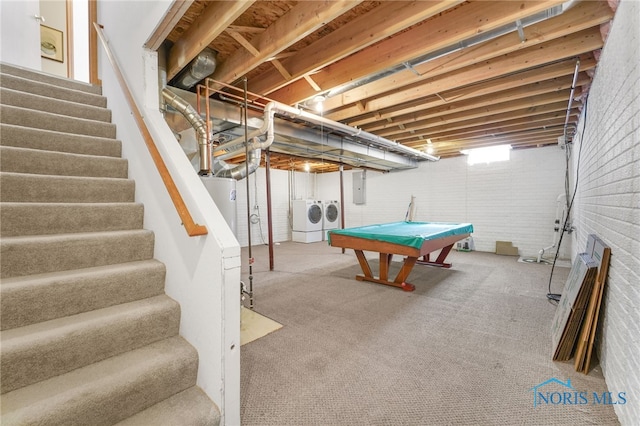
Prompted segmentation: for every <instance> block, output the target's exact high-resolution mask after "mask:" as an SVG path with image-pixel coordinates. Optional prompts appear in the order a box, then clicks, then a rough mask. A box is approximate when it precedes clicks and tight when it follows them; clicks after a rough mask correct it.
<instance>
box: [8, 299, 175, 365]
mask: <svg viewBox="0 0 640 426" xmlns="http://www.w3.org/2000/svg"><path fill="white" fill-rule="evenodd" d="M175 304H176V302H175V301H174V300H173V299H171V298H170V297H169V296H167V295H158V296H154V297H150V298H147V299H143V300H137V301H133V302H128V303H122V304H119V305H115V306H109V307H106V308H102V309H95V310H92V311H89V312H83V313H80V314H76V315H70V316H67V317H63V318H57V319H54V320H49V321H44V322H40V323H37V324H31V325H27V326H24V327H19V328H14V329H12V330H5V331H4V332H3V333H2V335H1V336H0V341H1V342H2V352H3V355H4V354H5V352H7V351H11V350H12V349H13V347H14V346H18V345H21V344H24V343H25V342H26V341H31V340H34V339H41V340H45V341H46V340H49V341H52V340H55V339H58V338H59V336H56V334H63V335H65V334H69V333H73V332H74V331H75V330H77V329H79V328H83V327H84V326H86V325H89V324H95V325H103V324H104V323H105V322H107V321H109V319H110V318H115V317H121V316H131V315H133V316H135V315H138V314H139V313H140V312H141V311H145V310H153V309H157V308H158V307H160V308H164V307H167V306H172V307H173V306H174V305H175Z"/></svg>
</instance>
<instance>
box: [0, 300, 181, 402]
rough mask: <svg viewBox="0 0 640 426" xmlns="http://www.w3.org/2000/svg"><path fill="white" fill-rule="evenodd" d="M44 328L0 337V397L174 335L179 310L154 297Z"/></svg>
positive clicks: (25, 329) (25, 330)
mask: <svg viewBox="0 0 640 426" xmlns="http://www.w3.org/2000/svg"><path fill="white" fill-rule="evenodd" d="M54 324H55V326H54ZM47 325H49V326H50V327H47V328H44V327H42V325H40V324H36V325H34V326H31V327H27V328H24V329H16V330H9V331H5V332H4V333H3V336H2V358H1V359H0V374H1V375H2V389H1V392H2V393H6V392H10V391H12V390H15V389H19V388H21V387H23V386H28V385H30V384H32V383H37V382H40V381H42V380H46V379H49V378H51V377H54V376H58V375H60V374H64V373H67V372H69V371H71V370H75V369H76V368H81V367H84V366H86V365H89V364H93V363H95V362H99V361H102V360H104V359H107V358H109V357H111V356H115V355H119V354H121V353H124V352H127V351H130V350H134V349H137V348H139V347H142V346H144V345H148V344H150V343H153V342H157V341H159V340H162V339H167V338H169V337H172V336H176V335H177V334H178V328H179V325H180V308H179V306H178V304H177V303H176V302H175V301H173V300H171V299H169V298H168V297H167V296H158V297H154V298H152V299H146V300H143V301H138V302H132V303H128V304H125V305H118V306H113V307H109V308H105V309H102V310H99V311H93V312H88V313H85V314H80V315H76V316H73V317H66V318H62V319H59V320H54V321H50V322H49V323H47ZM43 328H44V329H43ZM31 329H33V330H31ZM27 330H29V331H27ZM23 333H24V334H23Z"/></svg>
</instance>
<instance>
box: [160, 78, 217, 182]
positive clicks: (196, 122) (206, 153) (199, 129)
mask: <svg viewBox="0 0 640 426" xmlns="http://www.w3.org/2000/svg"><path fill="white" fill-rule="evenodd" d="M162 98H163V99H164V101H165V102H166V103H167V105H169V106H171V107H173V108H175V109H176V110H177V111H178V112H179V113H180V114H182V115H183V116H184V118H185V119H186V120H187V121H188V122H189V124H191V126H193V128H194V129H195V131H196V135H197V138H198V151H199V152H200V172H198V174H200V175H208V174H209V173H210V172H211V144H210V143H209V141H208V138H207V126H206V124H205V122H204V120H203V119H202V118H200V116H199V115H198V112H197V111H196V110H195V109H194V108H193V107H192V106H191V105H190V104H189V103H188V102H187V101H185V100H184V99H182V98H181V97H179V96H178V95H176V94H175V93H173V92H172V91H171V90H169V89H167V88H166V87H165V88H163V89H162Z"/></svg>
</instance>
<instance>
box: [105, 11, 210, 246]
mask: <svg viewBox="0 0 640 426" xmlns="http://www.w3.org/2000/svg"><path fill="white" fill-rule="evenodd" d="M93 26H94V27H95V29H96V33H97V34H98V38H99V39H100V42H101V43H102V47H104V50H105V52H106V54H107V58H108V59H109V62H110V63H111V66H112V67H113V70H114V72H115V74H116V77H117V79H118V82H119V83H120V87H121V88H122V91H123V92H124V95H125V97H126V98H127V102H128V103H129V107H130V108H131V112H132V113H133V117H134V119H135V120H136V124H137V125H138V129H140V133H142V136H143V138H144V142H145V144H146V145H147V149H148V150H149V154H151V158H152V159H153V162H154V163H155V165H156V168H157V169H158V172H159V173H160V177H161V178H162V181H163V182H164V186H165V187H166V188H167V192H169V196H170V197H171V201H173V205H174V206H175V207H176V210H177V211H178V215H179V216H180V219H181V220H182V224H183V225H184V227H185V229H186V230H187V234H189V236H190V237H195V236H199V235H206V234H207V228H206V227H205V226H203V225H198V224H197V223H195V222H194V221H193V218H192V217H191V213H189V209H188V208H187V205H186V204H185V203H184V200H183V198H182V195H180V191H178V187H177V186H176V184H175V182H174V181H173V178H172V177H171V174H170V173H169V169H167V165H166V164H165V162H164V160H163V159H162V156H161V155H160V151H158V147H156V144H155V142H154V141H153V138H152V137H151V133H150V132H149V128H148V127H147V125H146V123H145V122H144V118H142V114H140V109H139V108H138V105H137V104H136V101H135V99H134V98H133V95H132V94H131V90H130V89H129V85H128V84H127V81H126V80H125V78H124V75H123V74H122V71H121V70H120V66H119V65H118V61H117V60H116V57H115V56H114V54H113V52H112V51H111V49H110V48H109V45H108V43H107V40H106V39H105V37H104V33H103V32H102V26H101V25H99V24H97V23H95V22H94V23H93Z"/></svg>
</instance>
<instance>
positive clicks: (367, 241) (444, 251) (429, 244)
mask: <svg viewBox="0 0 640 426" xmlns="http://www.w3.org/2000/svg"><path fill="white" fill-rule="evenodd" d="M472 232H473V225H471V224H470V223H445V222H407V221H404V222H392V223H383V224H377V225H367V226H360V227H356V228H345V229H334V230H331V231H328V232H327V239H328V242H329V245H330V246H332V247H342V248H351V249H353V250H354V251H355V253H356V257H357V258H358V262H359V263H360V267H361V268H362V272H363V274H362V275H357V276H356V279H357V280H359V281H371V282H374V283H378V284H385V285H390V286H394V287H399V288H401V289H403V290H404V291H413V290H415V286H414V285H412V284H409V283H407V282H406V279H407V278H408V277H409V274H410V273H411V270H412V269H413V267H414V266H415V264H416V263H418V264H427V265H433V266H440V267H445V268H448V267H450V266H451V264H450V263H445V259H446V258H447V255H448V254H449V252H450V251H451V248H452V247H453V245H454V244H455V243H456V242H457V241H460V240H463V239H465V238H467V237H468V236H469V234H471V233H472ZM437 250H440V253H439V254H438V257H437V259H436V260H435V261H431V260H430V259H429V254H430V253H432V252H435V251H437ZM364 251H373V252H378V253H379V254H380V268H379V269H380V271H379V275H378V276H377V277H376V276H374V275H373V273H372V271H371V266H369V262H368V261H367V258H366V257H365V255H364ZM394 254H397V255H401V256H405V259H404V262H403V264H402V268H401V269H400V271H399V272H398V274H397V276H396V277H395V279H393V281H392V280H390V279H389V264H390V262H391V259H392V257H393V255H394ZM420 258H422V259H421V260H419V259H420Z"/></svg>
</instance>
